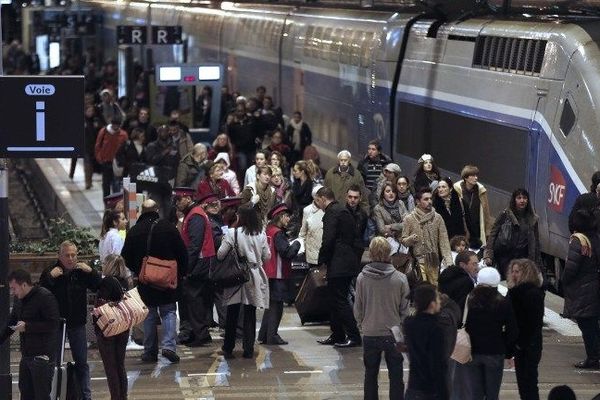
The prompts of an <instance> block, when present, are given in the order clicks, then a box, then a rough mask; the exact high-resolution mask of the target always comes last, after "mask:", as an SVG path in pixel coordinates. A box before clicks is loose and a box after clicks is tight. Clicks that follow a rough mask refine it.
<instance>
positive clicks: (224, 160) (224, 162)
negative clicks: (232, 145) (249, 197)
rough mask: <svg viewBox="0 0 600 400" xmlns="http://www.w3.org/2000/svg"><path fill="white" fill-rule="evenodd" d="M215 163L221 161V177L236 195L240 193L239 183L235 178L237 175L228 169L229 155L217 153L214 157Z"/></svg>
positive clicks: (229, 163)
mask: <svg viewBox="0 0 600 400" xmlns="http://www.w3.org/2000/svg"><path fill="white" fill-rule="evenodd" d="M215 162H216V163H221V166H222V167H223V179H225V180H226V181H227V183H229V186H231V189H232V190H233V192H234V193H235V195H236V196H238V195H239V194H240V184H239V182H238V180H237V175H236V174H235V172H233V171H232V170H231V169H229V167H230V165H231V161H230V159H229V155H228V154H227V153H219V154H217V157H215Z"/></svg>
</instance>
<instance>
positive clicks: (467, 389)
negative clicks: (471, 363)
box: [448, 359, 473, 400]
mask: <svg viewBox="0 0 600 400" xmlns="http://www.w3.org/2000/svg"><path fill="white" fill-rule="evenodd" d="M452 363H453V364H454V370H453V372H454V374H453V377H452V387H451V388H450V390H451V391H450V400H465V399H466V400H469V399H471V398H473V393H472V391H471V386H470V385H469V370H468V367H467V365H468V364H461V363H459V362H456V361H454V360H452V359H450V362H449V363H448V370H450V364H452Z"/></svg>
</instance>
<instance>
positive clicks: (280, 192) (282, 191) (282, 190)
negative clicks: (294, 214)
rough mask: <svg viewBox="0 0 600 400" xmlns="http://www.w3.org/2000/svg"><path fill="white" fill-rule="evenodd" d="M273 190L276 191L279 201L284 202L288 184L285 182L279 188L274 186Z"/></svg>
mask: <svg viewBox="0 0 600 400" xmlns="http://www.w3.org/2000/svg"><path fill="white" fill-rule="evenodd" d="M273 189H275V196H276V197H277V199H278V200H279V201H283V198H284V197H285V192H286V191H287V189H288V185H287V182H286V181H285V180H284V181H283V182H282V183H281V185H279V186H273Z"/></svg>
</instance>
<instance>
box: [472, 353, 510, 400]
mask: <svg viewBox="0 0 600 400" xmlns="http://www.w3.org/2000/svg"><path fill="white" fill-rule="evenodd" d="M465 367H467V369H466V371H467V378H468V384H469V385H470V386H471V390H472V391H473V397H472V399H474V400H475V399H477V400H479V399H484V398H485V399H486V400H498V395H499V394H500V385H501V384H502V374H503V372H504V355H503V354H473V361H471V362H470V363H467V364H465Z"/></svg>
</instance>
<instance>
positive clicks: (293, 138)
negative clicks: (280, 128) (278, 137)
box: [285, 111, 312, 165]
mask: <svg viewBox="0 0 600 400" xmlns="http://www.w3.org/2000/svg"><path fill="white" fill-rule="evenodd" d="M285 135H286V137H287V143H289V144H290V145H291V146H292V151H291V154H292V159H291V160H290V164H292V165H293V164H294V163H295V162H296V161H298V160H302V158H303V157H302V155H303V154H304V149H306V147H307V146H310V145H311V144H312V132H311V130H310V127H309V126H308V124H307V123H306V122H304V121H303V120H302V113H301V112H300V111H296V112H294V114H293V116H292V119H291V120H290V123H289V125H288V127H287V129H286V130H285Z"/></svg>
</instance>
